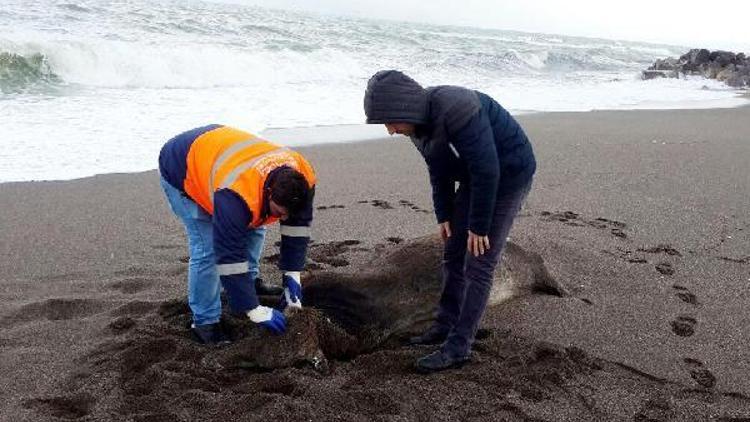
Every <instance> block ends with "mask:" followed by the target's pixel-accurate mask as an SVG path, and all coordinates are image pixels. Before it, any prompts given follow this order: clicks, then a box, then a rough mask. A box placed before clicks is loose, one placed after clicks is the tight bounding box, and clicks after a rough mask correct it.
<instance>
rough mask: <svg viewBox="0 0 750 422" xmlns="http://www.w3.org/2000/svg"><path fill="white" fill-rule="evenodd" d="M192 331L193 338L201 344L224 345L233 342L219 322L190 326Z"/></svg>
mask: <svg viewBox="0 0 750 422" xmlns="http://www.w3.org/2000/svg"><path fill="white" fill-rule="evenodd" d="M190 332H191V334H192V337H193V340H195V341H197V342H198V343H201V344H206V345H211V346H222V345H226V344H229V343H231V342H232V341H231V340H230V339H229V336H227V334H226V333H225V332H224V329H223V327H222V326H221V323H219V322H217V323H215V324H205V325H193V326H192V327H191V328H190Z"/></svg>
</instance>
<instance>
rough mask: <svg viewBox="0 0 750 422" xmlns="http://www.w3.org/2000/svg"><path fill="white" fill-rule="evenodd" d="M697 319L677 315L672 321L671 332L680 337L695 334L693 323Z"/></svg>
mask: <svg viewBox="0 0 750 422" xmlns="http://www.w3.org/2000/svg"><path fill="white" fill-rule="evenodd" d="M697 323H698V321H696V320H695V318H693V317H691V316H687V315H681V316H678V317H677V318H676V319H675V320H674V321H672V332H673V333H675V334H677V335H678V336H680V337H690V336H692V335H693V334H695V324H697Z"/></svg>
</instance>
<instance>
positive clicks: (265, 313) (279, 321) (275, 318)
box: [247, 305, 286, 334]
mask: <svg viewBox="0 0 750 422" xmlns="http://www.w3.org/2000/svg"><path fill="white" fill-rule="evenodd" d="M247 317H248V318H250V321H252V322H254V323H256V324H258V325H260V326H262V327H264V328H266V329H268V330H269V331H270V332H272V333H273V334H284V332H285V331H286V317H285V316H284V314H282V313H281V312H279V311H277V310H276V309H273V308H269V307H268V306H260V305H259V306H257V307H256V308H254V309H251V310H249V311H248V312H247Z"/></svg>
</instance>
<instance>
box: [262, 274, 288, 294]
mask: <svg viewBox="0 0 750 422" xmlns="http://www.w3.org/2000/svg"><path fill="white" fill-rule="evenodd" d="M255 293H256V294H257V295H258V296H281V294H282V293H284V288H282V287H281V286H275V285H273V284H271V283H268V282H266V281H265V280H263V279H262V278H260V277H257V278H256V279H255Z"/></svg>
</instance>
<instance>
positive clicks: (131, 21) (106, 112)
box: [0, 0, 744, 182]
mask: <svg viewBox="0 0 750 422" xmlns="http://www.w3.org/2000/svg"><path fill="white" fill-rule="evenodd" d="M0 28H3V29H2V31H0V147H1V148H0V182H8V181H22V180H46V179H69V178H76V177H83V176H89V175H93V174H99V173H111V172H131V171H141V170H148V169H153V168H156V165H157V163H156V160H157V155H158V151H159V148H160V147H161V145H162V144H163V143H164V142H165V141H166V140H167V139H168V138H170V137H171V136H173V135H174V134H176V133H179V132H181V131H183V130H186V129H189V128H192V127H196V126H200V125H204V124H207V123H224V124H231V125H236V126H238V127H241V128H244V129H246V130H250V131H253V132H262V131H264V130H266V129H268V128H290V127H300V126H320V125H339V124H344V125H351V124H357V123H362V122H363V121H364V113H363V111H362V95H363V91H364V88H365V85H366V83H367V79H368V78H369V77H370V76H371V75H372V74H373V73H374V72H376V71H377V70H380V69H387V68H397V69H401V70H403V71H405V72H407V73H408V74H410V75H411V76H412V77H414V78H415V79H416V80H418V81H420V82H421V83H422V84H423V85H425V86H429V85H436V84H457V85H464V86H468V87H472V88H475V89H480V90H482V91H484V92H487V93H488V94H490V95H492V96H494V97H495V98H496V99H497V100H498V101H499V102H500V103H501V104H503V105H504V106H505V107H506V108H508V109H509V110H511V111H512V112H514V113H528V112H543V111H586V110H595V109H631V108H649V107H651V108H694V107H717V106H736V105H739V104H742V103H744V100H740V99H738V98H737V92H736V91H733V90H731V89H729V88H727V87H725V86H724V85H723V84H721V83H718V82H716V81H708V80H703V79H697V78H696V79H680V80H677V79H671V80H653V81H642V80H640V78H639V72H640V70H642V69H645V68H646V67H648V66H649V65H650V64H651V63H652V62H653V61H654V60H655V59H657V58H664V57H668V56H679V55H681V54H683V53H684V52H685V51H687V49H688V47H684V46H668V45H654V44H644V43H633V42H622V41H613V40H604V39H591V38H580V37H568V36H561V35H545V34H530V33H520V32H512V31H500V30H487V29H475V28H460V27H449V26H436V25H427V24H411V23H400V22H391V21H380V20H366V19H359V18H345V17H332V16H321V15H315V14H308V13H297V12H290V11H279V10H269V9H263V8H258V7H252V6H238V5H229V4H220V3H204V2H198V1H184V0H180V1H146V0H121V1H103V0H102V1H94V0H70V1H53V0H2V2H1V3H0ZM301 133H302V134H301V135H296V136H298V137H291V138H292V139H285V142H287V143H289V144H291V145H302V144H306V143H310V142H311V141H309V140H307V139H305V136H304V132H301ZM287 138H289V137H287ZM336 139H337V138H331V139H321V137H316V138H315V139H314V141H312V142H330V141H335V140H336Z"/></svg>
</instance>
